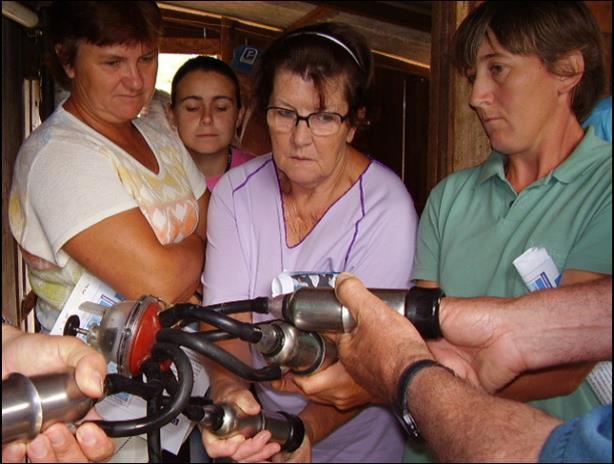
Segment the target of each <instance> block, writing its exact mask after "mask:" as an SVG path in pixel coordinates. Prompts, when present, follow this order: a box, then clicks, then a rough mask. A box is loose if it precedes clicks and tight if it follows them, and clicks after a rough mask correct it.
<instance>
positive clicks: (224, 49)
mask: <svg viewBox="0 0 614 464" xmlns="http://www.w3.org/2000/svg"><path fill="white" fill-rule="evenodd" d="M220 25H221V27H220V45H221V46H220V53H221V55H222V56H221V57H220V58H221V59H222V61H224V62H225V63H230V62H231V61H232V53H233V51H234V21H232V20H230V19H228V18H222V19H221V20H220Z"/></svg>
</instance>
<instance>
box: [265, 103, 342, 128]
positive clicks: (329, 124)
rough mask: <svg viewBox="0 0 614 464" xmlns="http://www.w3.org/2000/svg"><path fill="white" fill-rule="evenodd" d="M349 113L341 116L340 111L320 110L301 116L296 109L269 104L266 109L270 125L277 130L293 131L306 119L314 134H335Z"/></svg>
mask: <svg viewBox="0 0 614 464" xmlns="http://www.w3.org/2000/svg"><path fill="white" fill-rule="evenodd" d="M348 116H349V113H348V114H346V115H345V116H341V115H340V114H339V113H329V112H327V111H319V112H317V113H311V114H308V115H307V116H299V114H298V113H297V112H296V111H294V110H289V109H288V108H281V107H279V106H269V107H268V108H267V109H266V121H267V123H268V124H269V127H270V128H271V129H273V130H275V131H277V132H281V133H288V132H290V131H292V129H294V128H295V127H296V126H298V123H299V122H300V121H305V122H306V123H307V127H309V129H310V130H311V133H312V134H313V135H334V134H336V133H337V132H339V128H340V127H341V125H342V124H343V122H344V121H345V120H346V119H347V118H348Z"/></svg>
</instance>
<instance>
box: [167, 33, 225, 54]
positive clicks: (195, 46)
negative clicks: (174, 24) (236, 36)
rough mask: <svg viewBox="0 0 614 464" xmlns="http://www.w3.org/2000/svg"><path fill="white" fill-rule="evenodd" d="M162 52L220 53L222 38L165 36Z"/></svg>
mask: <svg viewBox="0 0 614 464" xmlns="http://www.w3.org/2000/svg"><path fill="white" fill-rule="evenodd" d="M160 53H186V54H194V53H198V54H200V55H220V54H221V45H220V39H206V38H204V37H203V38H199V39H197V38H193V37H192V38H179V37H163V38H162V40H161V41H160Z"/></svg>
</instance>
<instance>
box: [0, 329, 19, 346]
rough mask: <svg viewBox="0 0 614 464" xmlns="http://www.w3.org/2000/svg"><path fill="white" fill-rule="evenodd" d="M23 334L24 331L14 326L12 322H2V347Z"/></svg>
mask: <svg viewBox="0 0 614 464" xmlns="http://www.w3.org/2000/svg"><path fill="white" fill-rule="evenodd" d="M19 335H23V332H22V331H21V330H19V329H18V328H17V327H13V326H12V325H10V324H4V323H3V324H2V348H4V347H5V346H6V345H8V344H9V342H11V341H12V340H14V339H15V338H17V337H19Z"/></svg>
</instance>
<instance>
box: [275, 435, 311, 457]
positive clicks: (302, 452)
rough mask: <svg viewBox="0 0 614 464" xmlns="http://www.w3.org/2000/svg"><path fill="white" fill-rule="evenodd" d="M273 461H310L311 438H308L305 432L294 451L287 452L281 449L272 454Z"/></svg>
mask: <svg viewBox="0 0 614 464" xmlns="http://www.w3.org/2000/svg"><path fill="white" fill-rule="evenodd" d="M271 460H272V461H273V462H311V440H310V438H309V434H308V433H307V432H306V433H305V438H303V443H301V446H299V447H298V448H297V449H295V450H294V451H292V452H291V453H290V452H287V451H281V452H279V453H277V454H275V455H273V457H272V459H271Z"/></svg>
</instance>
